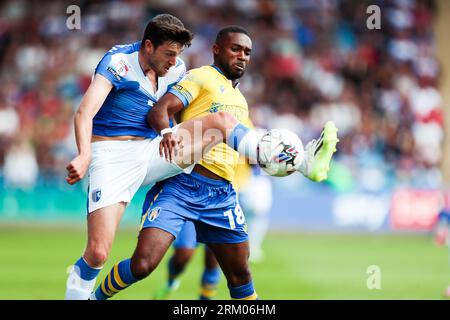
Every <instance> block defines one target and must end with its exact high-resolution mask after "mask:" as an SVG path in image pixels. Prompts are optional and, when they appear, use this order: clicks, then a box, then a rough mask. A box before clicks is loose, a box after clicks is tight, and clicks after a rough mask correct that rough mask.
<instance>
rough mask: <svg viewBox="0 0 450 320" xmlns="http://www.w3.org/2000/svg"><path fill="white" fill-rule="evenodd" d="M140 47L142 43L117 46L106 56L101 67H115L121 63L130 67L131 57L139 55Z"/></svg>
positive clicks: (101, 62)
mask: <svg viewBox="0 0 450 320" xmlns="http://www.w3.org/2000/svg"><path fill="white" fill-rule="evenodd" d="M140 47H141V43H140V42H134V43H130V44H119V45H115V46H113V47H112V48H111V49H109V50H108V51H107V52H106V53H105V54H104V56H103V58H102V60H101V61H100V65H102V66H104V67H106V66H108V65H114V66H115V65H116V64H117V63H119V62H121V63H122V64H126V65H128V64H129V62H130V61H131V56H133V55H134V54H137V53H138V51H139V48H140Z"/></svg>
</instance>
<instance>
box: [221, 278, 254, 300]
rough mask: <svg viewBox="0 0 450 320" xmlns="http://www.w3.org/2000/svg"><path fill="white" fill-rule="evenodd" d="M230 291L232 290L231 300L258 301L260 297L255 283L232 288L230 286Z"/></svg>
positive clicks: (251, 282)
mask: <svg viewBox="0 0 450 320" xmlns="http://www.w3.org/2000/svg"><path fill="white" fill-rule="evenodd" d="M228 289H229V290H230V296H231V299H237V300H257V299H258V295H257V294H256V292H255V289H254V288H253V281H250V282H249V283H247V284H244V285H242V286H239V287H231V286H228Z"/></svg>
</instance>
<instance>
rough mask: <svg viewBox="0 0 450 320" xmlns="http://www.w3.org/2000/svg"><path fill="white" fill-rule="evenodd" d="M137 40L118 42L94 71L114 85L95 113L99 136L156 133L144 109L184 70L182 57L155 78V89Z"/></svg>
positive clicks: (94, 123) (150, 106) (95, 126)
mask: <svg viewBox="0 0 450 320" xmlns="http://www.w3.org/2000/svg"><path fill="white" fill-rule="evenodd" d="M140 47H141V43H140V42H135V43H132V44H127V45H119V46H115V47H113V48H112V49H111V50H109V51H108V52H107V53H106V54H105V55H104V56H103V58H102V60H100V62H99V63H98V65H97V67H96V69H95V73H96V74H97V73H98V74H101V75H102V76H104V77H105V78H107V79H108V80H109V81H110V82H111V83H112V85H113V89H112V90H111V92H110V93H109V94H108V96H107V98H106V100H105V102H104V103H103V105H102V106H101V108H100V110H99V111H98V113H97V114H96V115H95V117H94V121H93V134H95V135H100V136H108V137H112V136H140V137H146V138H154V137H156V136H157V135H158V134H157V133H156V132H155V131H154V130H153V129H152V128H151V127H150V126H149V125H148V124H147V113H148V111H149V110H150V109H151V108H152V106H153V105H154V104H155V103H156V101H158V99H159V98H161V97H162V96H163V95H164V94H165V93H166V92H167V90H168V89H170V88H171V87H172V86H173V85H174V84H176V83H177V82H178V81H180V80H181V78H182V77H183V76H184V74H185V73H186V66H185V64H184V62H183V60H181V59H179V58H177V63H176V65H175V66H174V67H172V68H170V69H169V71H168V73H167V74H166V76H164V77H159V78H158V87H157V88H158V89H157V91H156V92H154V89H153V86H152V84H151V83H150V80H149V79H148V78H147V77H146V75H145V74H144V72H143V70H142V68H141V66H140V64H139V60H138V53H139V48H140Z"/></svg>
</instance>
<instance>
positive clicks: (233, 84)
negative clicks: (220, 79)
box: [212, 62, 239, 88]
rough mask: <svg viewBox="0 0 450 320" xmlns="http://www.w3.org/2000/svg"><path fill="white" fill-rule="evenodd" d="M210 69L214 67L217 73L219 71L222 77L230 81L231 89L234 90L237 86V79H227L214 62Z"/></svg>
mask: <svg viewBox="0 0 450 320" xmlns="http://www.w3.org/2000/svg"><path fill="white" fill-rule="evenodd" d="M212 67H214V68H215V69H216V70H217V71H219V72H220V73H221V74H223V76H224V77H225V78H227V79H228V80H230V81H231V85H232V86H233V88H236V86H237V85H238V83H239V79H230V78H229V77H227V75H226V74H225V73H224V72H223V70H222V68H221V67H219V66H218V65H217V64H216V63H215V62H214V64H213V65H212Z"/></svg>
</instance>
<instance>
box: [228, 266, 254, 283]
mask: <svg viewBox="0 0 450 320" xmlns="http://www.w3.org/2000/svg"><path fill="white" fill-rule="evenodd" d="M227 281H228V284H229V285H230V286H232V287H239V286H242V285H244V284H247V283H249V282H250V281H252V275H251V273H250V270H249V268H248V267H243V266H242V267H238V268H233V270H231V272H229V274H228V275H227Z"/></svg>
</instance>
